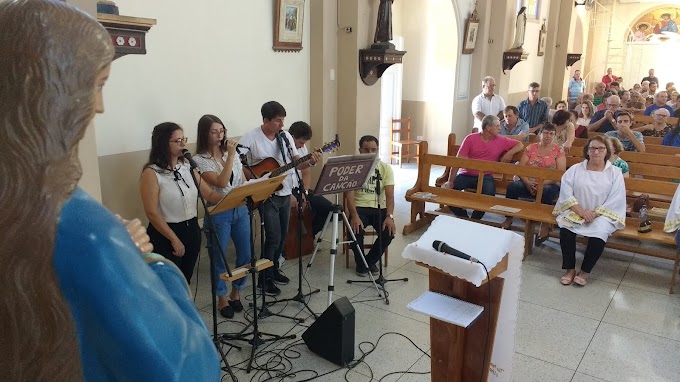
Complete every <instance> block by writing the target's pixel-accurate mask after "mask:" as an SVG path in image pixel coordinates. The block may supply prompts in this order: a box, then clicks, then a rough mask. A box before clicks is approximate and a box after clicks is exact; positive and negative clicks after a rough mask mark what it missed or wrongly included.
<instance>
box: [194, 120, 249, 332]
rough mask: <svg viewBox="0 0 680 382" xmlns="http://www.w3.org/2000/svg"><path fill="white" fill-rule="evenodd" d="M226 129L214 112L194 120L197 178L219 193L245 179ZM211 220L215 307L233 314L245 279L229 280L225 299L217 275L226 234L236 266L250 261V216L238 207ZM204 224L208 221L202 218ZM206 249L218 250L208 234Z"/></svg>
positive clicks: (224, 313)
mask: <svg viewBox="0 0 680 382" xmlns="http://www.w3.org/2000/svg"><path fill="white" fill-rule="evenodd" d="M226 135H227V130H226V129H225V127H224V124H223V123H222V121H221V120H220V119H219V118H217V117H216V116H214V115H209V114H207V115H204V116H203V117H201V119H199V120H198V140H197V142H196V155H195V156H194V160H195V161H196V164H197V165H198V168H199V169H200V170H201V177H202V178H203V180H204V181H206V182H207V183H208V184H209V185H210V187H211V188H212V189H213V190H214V191H216V192H219V193H220V194H227V193H228V192H229V191H231V189H232V188H234V187H236V186H240V185H241V184H243V182H244V181H245V175H244V174H243V165H242V164H241V162H240V161H239V159H238V157H237V155H236V145H237V144H238V142H237V141H234V140H227V136H226ZM212 222H213V224H214V225H215V231H216V233H217V237H218V240H219V243H220V245H221V247H222V248H220V250H219V251H215V252H214V255H215V256H214V257H213V258H214V259H215V267H214V271H215V272H216V273H217V275H218V278H217V288H216V289H215V294H217V298H218V301H217V308H218V309H219V311H220V314H221V315H222V317H224V318H232V317H234V312H241V311H242V310H243V304H242V303H241V300H240V291H241V290H242V289H243V288H245V286H246V280H247V279H246V278H245V277H244V278H241V279H238V280H236V281H234V282H233V283H232V289H231V293H229V297H228V298H227V284H226V282H224V280H222V279H220V278H219V275H220V274H223V273H225V272H226V266H225V264H224V255H225V253H226V248H227V243H228V241H229V237H230V236H231V240H232V241H233V242H234V246H235V247H236V267H240V266H243V265H246V264H248V263H249V262H250V259H251V256H252V253H251V248H250V219H249V216H248V207H246V206H245V205H244V206H241V207H237V208H233V209H230V210H227V211H223V212H220V213H219V214H215V215H212ZM206 224H208V221H207V220H206ZM207 239H208V242H209V243H210V246H209V247H210V248H213V249H215V250H217V249H218V247H217V243H211V240H212V239H211V237H210V236H208V237H207Z"/></svg>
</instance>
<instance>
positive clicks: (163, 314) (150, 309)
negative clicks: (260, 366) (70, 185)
mask: <svg viewBox="0 0 680 382" xmlns="http://www.w3.org/2000/svg"><path fill="white" fill-rule="evenodd" d="M54 269H55V272H56V274H57V278H58V280H59V284H60V286H61V291H62V293H63V295H64V296H65V297H66V300H67V301H68V304H69V306H70V308H71V313H72V315H73V319H74V320H75V326H76V330H77V335H78V343H79V346H80V356H81V362H82V370H83V375H84V378H85V380H86V381H218V380H219V378H220V361H219V358H218V355H217V351H216V349H215V346H214V344H213V343H212V339H211V336H210V334H209V332H208V330H207V328H206V326H205V324H204V322H203V320H202V319H201V317H200V316H199V314H198V311H197V310H196V307H195V306H194V303H193V301H192V300H191V296H190V294H189V289H188V287H187V283H186V281H185V280H184V277H183V276H182V273H181V272H180V271H179V270H178V269H177V267H176V266H175V265H174V264H172V263H170V262H168V261H163V260H153V261H149V262H148V263H147V262H145V261H144V260H143V259H142V256H141V255H140V253H139V250H138V249H137V247H136V246H135V245H134V243H133V242H132V240H131V239H130V235H129V234H128V232H127V229H126V228H125V226H124V225H123V224H122V223H120V222H119V221H118V219H117V218H116V217H115V216H113V215H112V214H111V213H110V212H109V211H108V210H107V209H106V208H105V207H104V206H102V205H101V204H100V203H98V202H96V201H95V200H93V199H92V198H90V197H89V196H88V195H87V194H85V192H83V191H82V190H81V189H80V188H78V189H76V190H75V191H74V193H73V195H72V196H71V197H70V198H69V199H68V200H67V201H66V202H65V203H64V206H63V208H62V210H61V215H60V216H59V221H58V226H57V238H56V242H55V253H54ZM36 277H40V276H39V275H36ZM56 356H58V355H56Z"/></svg>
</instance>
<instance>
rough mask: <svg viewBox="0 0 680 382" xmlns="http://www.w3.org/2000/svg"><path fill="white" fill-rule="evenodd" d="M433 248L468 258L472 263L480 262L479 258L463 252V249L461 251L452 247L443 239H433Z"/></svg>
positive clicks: (464, 258)
mask: <svg viewBox="0 0 680 382" xmlns="http://www.w3.org/2000/svg"><path fill="white" fill-rule="evenodd" d="M432 248H434V249H435V250H436V251H438V252H443V253H446V254H448V255H452V256H456V257H460V258H461V259H463V260H468V261H470V262H471V263H479V260H477V259H475V258H474V257H472V256H470V255H468V254H465V253H463V252H461V251H459V250H457V249H455V248H452V247H451V246H450V245H448V244H446V243H444V242H443V241H441V240H435V241H433V242H432Z"/></svg>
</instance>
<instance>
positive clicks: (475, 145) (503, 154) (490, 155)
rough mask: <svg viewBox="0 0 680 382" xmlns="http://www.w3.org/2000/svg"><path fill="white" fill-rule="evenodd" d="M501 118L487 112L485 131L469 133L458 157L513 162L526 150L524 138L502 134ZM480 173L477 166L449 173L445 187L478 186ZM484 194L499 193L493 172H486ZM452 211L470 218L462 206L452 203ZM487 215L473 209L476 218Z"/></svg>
mask: <svg viewBox="0 0 680 382" xmlns="http://www.w3.org/2000/svg"><path fill="white" fill-rule="evenodd" d="M500 131H501V121H500V120H499V119H498V117H496V116H495V115H487V116H486V117H484V118H483V119H482V131H481V132H480V133H472V134H469V135H468V136H467V137H465V139H464V140H463V143H462V144H461V145H460V149H459V150H458V154H457V155H456V156H457V157H459V158H468V159H478V160H484V161H490V162H498V161H500V162H505V163H508V162H511V161H512V157H513V156H515V154H517V153H518V152H520V151H522V150H524V145H523V144H522V142H520V141H517V140H514V139H510V138H507V137H504V136H502V135H500ZM478 175H479V173H478V172H477V171H475V170H468V169H465V168H461V169H459V170H458V173H457V174H455V175H454V174H453V171H452V172H451V174H449V180H448V181H447V182H446V183H444V185H443V186H442V187H443V188H453V189H454V190H464V189H467V188H477V180H478V178H477V177H478ZM482 194H484V195H496V185H495V184H494V181H493V177H492V176H491V173H490V172H489V173H485V174H484V180H483V183H482ZM450 208H451V211H452V212H453V213H454V214H456V216H458V217H464V218H468V217H469V216H468V213H467V211H465V210H464V209H462V208H457V207H450ZM482 216H484V212H482V211H474V212H473V213H472V218H473V219H481V218H482Z"/></svg>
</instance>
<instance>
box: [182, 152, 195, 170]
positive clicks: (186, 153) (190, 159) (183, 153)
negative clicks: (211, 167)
mask: <svg viewBox="0 0 680 382" xmlns="http://www.w3.org/2000/svg"><path fill="white" fill-rule="evenodd" d="M182 155H183V156H184V158H185V159H186V160H188V161H189V165H190V166H191V169H192V170H193V169H195V168H198V165H197V164H196V162H195V161H194V159H193V158H192V157H191V153H190V152H189V150H187V149H184V150H182Z"/></svg>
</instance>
